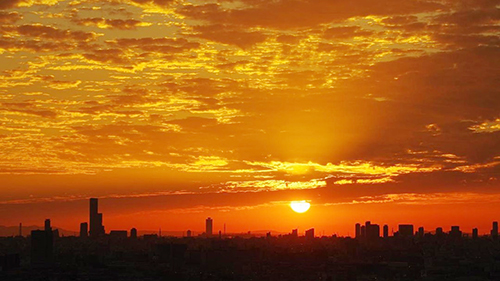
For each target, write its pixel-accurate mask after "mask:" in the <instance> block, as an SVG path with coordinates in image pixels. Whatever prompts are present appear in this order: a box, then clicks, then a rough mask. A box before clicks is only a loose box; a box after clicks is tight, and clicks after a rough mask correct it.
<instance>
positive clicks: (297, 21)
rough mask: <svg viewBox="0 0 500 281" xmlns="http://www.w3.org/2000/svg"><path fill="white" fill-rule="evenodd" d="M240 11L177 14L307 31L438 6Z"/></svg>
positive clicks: (309, 3) (290, 4) (318, 3)
mask: <svg viewBox="0 0 500 281" xmlns="http://www.w3.org/2000/svg"><path fill="white" fill-rule="evenodd" d="M252 4H253V5H251V6H249V7H247V8H243V9H234V10H225V9H222V8H220V6H218V5H216V4H207V5H201V6H194V5H191V6H185V7H183V8H182V9H181V10H179V12H180V13H181V14H183V15H186V16H188V17H190V18H193V19H198V20H206V21H208V22H211V23H218V24H234V25H240V26H263V27H272V28H300V27H311V26H316V25H319V24H322V23H329V22H333V21H340V20H344V19H347V18H350V17H355V16H368V15H397V14H406V13H419V12H429V11H435V10H438V9H440V8H443V6H442V5H440V4H437V3H435V2H430V1H429V2H427V1H414V0H410V1H397V0H385V1H382V2H380V1H379V2H373V1H370V0H363V1H356V2H348V1H337V0H335V1H331V0H293V1H252Z"/></svg>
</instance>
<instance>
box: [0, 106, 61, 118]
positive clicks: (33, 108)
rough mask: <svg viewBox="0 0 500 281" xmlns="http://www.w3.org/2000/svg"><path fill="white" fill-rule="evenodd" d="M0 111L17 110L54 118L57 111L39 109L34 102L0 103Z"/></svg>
mask: <svg viewBox="0 0 500 281" xmlns="http://www.w3.org/2000/svg"><path fill="white" fill-rule="evenodd" d="M1 105H2V108H1V109H0V110H1V111H7V112H19V113H24V114H30V115H35V116H38V117H46V118H55V117H56V116H57V113H56V112H55V111H52V110H45V109H39V108H38V107H37V106H36V103H34V102H18V103H14V102H11V103H1Z"/></svg>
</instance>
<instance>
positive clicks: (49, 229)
mask: <svg viewBox="0 0 500 281" xmlns="http://www.w3.org/2000/svg"><path fill="white" fill-rule="evenodd" d="M44 229H45V231H52V227H51V226H50V219H46V220H45V227H44Z"/></svg>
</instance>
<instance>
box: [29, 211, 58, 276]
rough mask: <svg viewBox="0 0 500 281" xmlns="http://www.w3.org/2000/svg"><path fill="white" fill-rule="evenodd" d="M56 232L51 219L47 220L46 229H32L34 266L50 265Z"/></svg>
mask: <svg viewBox="0 0 500 281" xmlns="http://www.w3.org/2000/svg"><path fill="white" fill-rule="evenodd" d="M53 252H54V233H53V231H52V228H51V227H50V220H48V219H47V220H45V229H44V230H33V231H31V264H32V265H33V266H46V265H50V264H51V263H52V261H53Z"/></svg>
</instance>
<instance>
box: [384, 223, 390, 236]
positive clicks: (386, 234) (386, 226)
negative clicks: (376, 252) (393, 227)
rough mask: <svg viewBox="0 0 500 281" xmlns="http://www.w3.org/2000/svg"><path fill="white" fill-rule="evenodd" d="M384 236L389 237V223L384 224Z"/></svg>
mask: <svg viewBox="0 0 500 281" xmlns="http://www.w3.org/2000/svg"><path fill="white" fill-rule="evenodd" d="M383 232H384V234H383V235H384V238H387V237H389V226H388V225H387V224H385V225H384V231H383Z"/></svg>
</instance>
